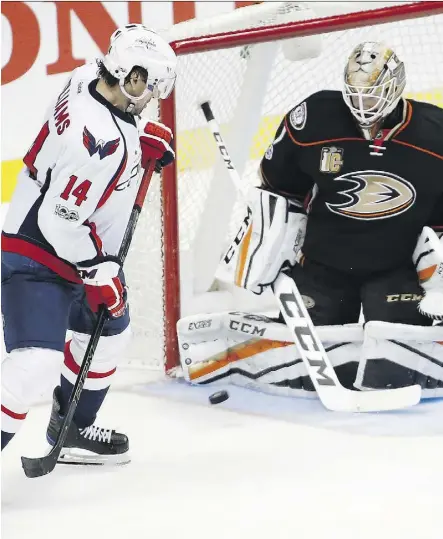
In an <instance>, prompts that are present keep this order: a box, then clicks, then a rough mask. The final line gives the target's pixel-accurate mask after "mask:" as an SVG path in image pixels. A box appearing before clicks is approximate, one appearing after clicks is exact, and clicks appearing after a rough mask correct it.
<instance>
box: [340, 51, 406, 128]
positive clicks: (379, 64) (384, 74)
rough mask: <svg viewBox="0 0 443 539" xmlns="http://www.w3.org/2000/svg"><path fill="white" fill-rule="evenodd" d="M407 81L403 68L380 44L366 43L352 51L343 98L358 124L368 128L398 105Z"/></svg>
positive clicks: (390, 52) (391, 52)
mask: <svg viewBox="0 0 443 539" xmlns="http://www.w3.org/2000/svg"><path fill="white" fill-rule="evenodd" d="M405 84H406V75H405V67H404V64H403V62H401V61H400V60H399V59H398V58H397V56H396V54H395V53H394V51H393V50H392V49H390V48H389V47H387V46H386V45H384V44H383V43H374V42H365V43H361V44H360V45H358V46H357V47H356V48H355V49H354V50H353V51H352V53H351V55H350V57H349V60H348V63H347V64H346V67H345V72H344V87H343V98H344V100H345V103H346V105H347V106H348V107H349V109H350V111H351V113H352V115H353V116H354V118H355V119H356V120H357V122H358V124H359V125H360V127H361V128H362V129H363V130H365V129H370V128H371V127H373V126H374V125H375V124H377V123H378V122H381V121H382V120H383V119H384V118H386V116H388V115H389V114H390V113H391V112H392V111H393V110H394V109H395V107H396V106H397V104H398V102H399V100H400V98H401V96H402V93H403V90H404V88H405Z"/></svg>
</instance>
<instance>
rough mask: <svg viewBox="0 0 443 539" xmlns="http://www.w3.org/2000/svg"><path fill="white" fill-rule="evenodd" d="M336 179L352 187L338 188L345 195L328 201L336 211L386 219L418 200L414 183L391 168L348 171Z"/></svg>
mask: <svg viewBox="0 0 443 539" xmlns="http://www.w3.org/2000/svg"><path fill="white" fill-rule="evenodd" d="M334 181H336V182H348V183H350V184H352V187H349V189H345V190H343V191H339V193H338V194H340V195H343V196H344V197H346V200H345V201H344V202H342V203H341V204H330V203H326V206H327V207H328V208H329V209H330V210H331V211H332V212H334V213H338V214H340V215H346V217H350V218H351V219H360V220H362V221H366V220H372V219H386V218H387V217H393V216H394V215H399V214H400V213H403V212H404V211H406V210H407V209H409V208H410V207H411V206H412V205H413V204H414V202H415V198H416V192H415V189H414V187H413V186H412V185H411V184H410V183H409V182H408V181H406V180H404V179H403V178H400V176H396V175H395V174H391V173H390V172H383V171H382V172H380V171H377V170H363V171H358V172H349V173H347V174H343V176H338V177H337V178H334Z"/></svg>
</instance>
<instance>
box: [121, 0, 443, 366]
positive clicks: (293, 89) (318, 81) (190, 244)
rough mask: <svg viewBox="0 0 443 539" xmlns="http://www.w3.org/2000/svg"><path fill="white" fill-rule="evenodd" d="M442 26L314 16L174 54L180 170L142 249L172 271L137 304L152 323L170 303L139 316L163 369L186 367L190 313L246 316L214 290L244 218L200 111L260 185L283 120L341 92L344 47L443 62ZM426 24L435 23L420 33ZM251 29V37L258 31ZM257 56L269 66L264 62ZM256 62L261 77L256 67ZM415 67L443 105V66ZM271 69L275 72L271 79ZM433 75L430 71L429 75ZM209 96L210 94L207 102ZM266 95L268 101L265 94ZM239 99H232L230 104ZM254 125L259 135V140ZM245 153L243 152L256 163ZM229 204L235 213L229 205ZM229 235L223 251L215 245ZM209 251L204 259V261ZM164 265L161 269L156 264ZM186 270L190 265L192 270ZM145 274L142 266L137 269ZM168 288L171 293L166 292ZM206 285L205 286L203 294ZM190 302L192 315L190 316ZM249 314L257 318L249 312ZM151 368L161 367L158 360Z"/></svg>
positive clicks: (166, 181)
mask: <svg viewBox="0 0 443 539" xmlns="http://www.w3.org/2000/svg"><path fill="white" fill-rule="evenodd" d="M286 4H287V3H286ZM353 4H358V2H356V3H353ZM366 4H367V3H366ZM355 8H356V6H355V7H354V6H353V9H355ZM243 9H245V10H246V9H249V10H251V8H243ZM238 11H241V10H238ZM442 14H443V2H440V1H436V2H415V3H411V4H401V5H395V6H390V7H384V8H380V9H371V10H366V11H359V12H353V13H346V14H339V15H337V14H335V15H332V16H327V17H312V16H310V17H307V16H306V15H305V14H304V15H303V18H304V19H305V20H295V21H293V22H289V23H285V24H274V25H272V24H270V25H269V24H265V25H264V26H261V27H252V28H251V27H249V28H248V27H245V28H240V29H237V30H233V31H222V32H216V33H212V35H197V36H194V37H189V38H185V39H180V40H177V41H174V42H172V46H173V47H174V50H175V51H176V53H177V55H178V56H179V70H178V78H177V86H176V90H175V91H174V93H173V94H172V95H171V97H170V98H169V99H168V100H167V101H164V102H162V103H161V110H160V119H161V121H162V122H163V123H165V124H166V125H168V126H170V127H171V128H172V129H173V131H174V134H175V140H176V145H177V146H176V150H177V160H176V162H175V163H174V164H173V165H172V166H170V167H168V168H166V169H165V170H164V171H163V173H162V181H161V182H159V185H158V186H157V189H158V194H157V195H153V198H152V200H151V206H150V204H149V200H148V205H147V207H146V209H145V213H146V214H148V213H149V212H150V211H152V207H153V205H154V204H158V205H159V209H158V215H159V220H158V222H157V224H156V225H149V224H148V225H146V226H145V227H140V228H143V230H144V232H142V233H141V234H143V237H139V239H138V240H137V242H136V243H137V245H138V246H139V247H135V248H134V249H137V250H138V251H139V252H140V251H141V252H142V251H145V250H147V251H148V253H149V255H150V256H151V259H150V260H151V262H150V264H151V266H152V267H154V265H157V264H160V266H161V269H159V270H156V271H157V273H156V277H155V276H153V277H152V278H151V277H149V276H148V275H147V274H146V271H148V269H149V271H150V268H148V269H147V270H146V271H145V270H143V276H142V277H140V276H137V277H134V276H132V281H133V282H134V283H135V288H136V289H137V297H136V299H135V300H134V299H133V300H132V301H134V303H139V302H141V303H142V305H140V311H141V310H142V309H143V308H145V307H146V305H149V304H150V303H149V302H150V299H149V294H148V292H147V289H151V288H152V289H156V290H155V293H156V294H157V295H161V301H160V302H159V303H161V307H160V306H159V307H157V308H156V310H155V309H154V310H153V313H152V314H150V315H149V316H143V317H142V318H141V319H138V314H137V312H136V315H135V317H134V316H133V320H134V326H135V338H136V339H142V340H143V337H144V336H146V334H148V337H149V338H150V337H152V335H153V334H154V333H156V331H154V330H152V331H151V329H149V327H150V326H149V324H157V325H159V329H158V332H160V335H159V336H158V339H157V335H155V338H156V343H157V344H156V345H158V346H161V348H162V350H161V351H160V352H155V353H154V352H152V353H153V354H154V355H155V357H156V362H157V364H158V362H159V361H160V363H161V362H162V361H164V367H165V370H166V372H171V371H172V370H173V369H174V368H175V367H176V366H177V365H178V357H179V355H178V345H177V338H176V322H177V320H178V319H179V317H180V316H182V315H183V312H184V313H185V314H191V313H196V312H205V311H206V312H210V311H211V308H210V305H212V304H211V302H212V299H209V298H210V295H211V294H212V296H211V298H212V297H214V298H216V299H217V301H218V303H217V301H215V303H214V304H215V305H216V307H214V308H215V309H219V310H229V309H232V308H233V306H234V308H235V304H234V303H232V302H230V300H229V301H228V300H226V298H227V295H226V293H225V291H222V290H220V289H219V288H218V287H217V286H215V285H214V283H213V282H212V281H211V275H213V269H215V268H214V264H216V261H217V260H216V259H217V257H218V259H219V258H220V256H221V255H222V252H223V248H224V246H225V241H226V240H225V238H226V236H227V232H228V231H229V232H230V231H231V230H232V223H231V219H230V216H231V215H232V214H238V208H237V206H236V205H237V204H238V201H236V199H235V193H234V194H233V193H232V191H233V188H232V186H231V185H229V180H228V179H223V178H221V176H222V174H223V173H222V172H220V170H219V171H218V172H217V162H218V161H217V157H216V155H215V149H214V148H212V147H211V145H213V141H212V140H211V138H210V133H209V131H208V130H206V129H205V127H204V121H203V118H202V116H201V111H199V110H198V103H199V101H200V102H201V101H203V100H204V99H210V100H211V103H212V105H213V108H214V110H215V112H216V114H218V115H219V117H221V122H222V131H223V135H224V136H225V138H226V139H227V144H228V145H229V149H230V152H231V155H233V156H234V159H233V160H234V163H235V164H236V165H237V163H239V167H238V168H240V172H241V173H242V176H243V177H244V178H245V181H251V182H253V181H254V179H253V178H254V175H255V172H254V170H255V168H254V167H255V166H256V164H257V162H258V159H259V156H260V152H261V151H263V148H266V146H267V145H268V144H269V143H270V142H271V140H272V137H273V134H274V132H275V128H276V126H277V125H278V122H279V119H281V117H282V116H283V114H284V113H285V112H286V111H287V110H289V109H290V107H291V106H294V105H295V104H296V103H297V102H298V101H299V99H300V98H304V97H307V95H309V93H312V92H313V91H316V90H320V89H322V86H323V85H324V88H327V87H330V85H331V83H330V81H329V78H328V77H329V71H332V70H333V71H334V76H335V75H337V74H338V76H340V75H341V73H342V69H343V66H344V63H345V60H346V56H344V54H346V53H345V52H342V51H341V49H342V47H343V51H347V54H349V52H350V50H351V49H352V48H353V47H354V46H355V45H356V44H357V43H358V42H359V40H363V39H366V40H374V41H377V40H379V39H383V40H384V41H386V42H388V43H389V44H391V42H392V41H393V43H392V47H393V48H394V50H396V51H397V52H398V54H399V56H400V57H401V58H402V59H403V56H402V51H398V47H399V46H400V48H402V49H403V48H404V50H407V49H408V47H410V48H412V47H416V48H417V47H420V48H421V49H423V51H432V50H433V47H434V49H435V54H436V55H438V53H441V55H442V56H443V16H442ZM298 15H299V14H298ZM411 19H412V21H411ZM419 20H422V21H425V22H424V23H421V25H419V24H418V21H419ZM407 21H409V22H407ZM245 25H246V26H249V25H248V23H245ZM202 26H203V31H202V33H203V34H205V30H204V24H202ZM359 28H361V29H364V32H363V33H357V32H356V29H359ZM439 29H440V32H439ZM337 32H338V33H339V34H337V38H335V40H334V39H332V38H330V37H328V36H329V35H331V34H332V33H337ZM357 34H358V35H357ZM440 34H441V35H440ZM361 36H363V38H362V37H361ZM371 36H374V37H373V38H372V37H371ZM391 38H392V40H391ZM300 39H305V40H310V41H306V42H305V43H306V44H307V49H308V53H306V51H305V50H303V47H304V45H303V46H302V45H299V44H298V41H297V40H299V41H300ZM282 40H290V41H285V42H284V43H286V45H285V46H286V50H284V51H283V54H282V52H281V50H280V49H278V51H277V49H276V48H275V49H274V50H273V52H272V54H271V53H269V54H268V52H267V51H266V49H265V48H262V49H260V55H258V54H255V52H254V50H255V49H254V48H255V47H264V44H273V45H272V47H277V46H279V43H280V42H281V41H282ZM316 40H318V42H317V41H316ZM321 40H326V41H327V43H326V46H325V47H323V49H322V50H320V45H319V44H320V41H321ZM328 40H329V41H328ZM300 42H301V41H300ZM292 45H294V46H293V47H292ZM252 46H253V47H252ZM269 46H270V47H271V45H269ZM291 47H292V48H291ZM317 48H318V49H319V50H317ZM421 49H420V50H421ZM300 50H301V51H302V52H300ZM232 51H234V52H232ZM311 53H312V56H310V54H311ZM254 54H255V56H256V57H257V58H254ZM417 54H418V52H417ZM272 55H273V56H272ZM315 55H317V56H315ZM258 56H260V57H258ZM291 56H292V58H290V60H291V62H292V63H291V64H289V63H288V57H291ZM299 57H300V60H299V59H298V58H299ZM294 58H295V60H294ZM254 61H255V66H253V65H252V64H254ZM321 62H323V63H321ZM411 62H412V63H413V64H416V65H409V64H408V63H407V61H406V59H405V63H406V69H407V76H409V75H411V79H412V83H411V91H412V92H413V95H414V97H416V98H418V99H424V100H430V101H433V102H436V103H437V104H443V103H442V94H441V90H442V88H443V74H441V73H440V74H438V73H437V72H435V73H434V72H433V71H434V70H435V71H438V62H437V64H436V66H437V69H436V68H435V67H434V68H432V62H430V61H426V62H422V64H424V63H426V66H423V65H420V62H419V61H416V59H413V60H412V61H411ZM440 63H441V60H440ZM237 64H238V65H237ZM245 64H248V65H245ZM264 64H266V67H263V65H264ZM423 67H425V68H426V71H423ZM442 67H443V65H442ZM420 69H421V70H422V71H421V72H420V75H419V76H420V77H421V78H422V80H423V84H422V85H421V83H420V82H419V81H418V78H417V76H415V74H414V70H420ZM236 70H237V71H236ZM260 71H262V72H260ZM233 72H234V73H233ZM335 72H337V73H335ZM331 76H332V75H331ZM260 77H261V78H260ZM314 79H315V81H314ZM331 80H332V79H331ZM334 80H335V79H334ZM200 87H205V88H204V90H203V89H202V91H201V95H199V90H200ZM263 87H265V88H267V90H266V89H265V90H263V91H262V92H261V94H260V91H261V89H262V88H263ZM190 88H191V94H189V89H190ZM245 88H246V89H245ZM231 90H232V95H231V94H230V93H229V92H230V91H231ZM407 90H408V87H407ZM186 92H188V93H186ZM276 93H278V96H277V97H275V95H274V94H276ZM257 94H260V97H257ZM299 94H300V96H301V97H299ZM291 97H292V99H291ZM286 102H287V103H286ZM227 109H229V111H228V110H227ZM258 109H260V110H258ZM236 122H237V123H236ZM242 122H243V123H242ZM234 124H235V125H234ZM250 124H253V127H251V128H250V129H249V125H250ZM248 129H249V131H248ZM251 130H252V131H251ZM205 131H206V133H205ZM257 141H258V142H257ZM237 148H240V150H241V148H243V150H242V151H243V154H244V155H241V151H240V150H239V151H237ZM214 178H215V179H216V180H217V181H215V180H214ZM212 191H214V192H213V193H212ZM227 191H231V194H230V195H226V192H227ZM225 195H226V198H227V199H228V200H226V201H224V200H222V199H224V197H225ZM211 197H212V199H213V200H212V202H211ZM224 204H225V205H224ZM215 214H216V219H215V221H214V222H213V223H210V222H209V221H208V220H207V218H208V216H210V217H211V216H212V217H214V215H215ZM222 218H223V219H222ZM221 220H226V224H224V225H223V226H222V227H220V228H221V229H222V230H218V228H219V223H220V221H221ZM237 221H238V219H237ZM159 223H160V224H159ZM159 226H160V231H159V233H158V234H157V232H158V230H157V228H158V227H159ZM153 232H155V233H156V234H157V240H156V241H158V242H159V246H158V252H157V251H156V248H154V247H152V248H151V247H148V248H146V247H144V243H143V242H146V241H148V236H149V235H150V234H151V233H153ZM217 234H218V237H219V240H220V238H221V242H220V241H218V242H216V241H215V240H214V241H212V239H213V238H214V237H215V236H217ZM214 244H216V245H215V247H214ZM197 251H200V253H199V254H196V253H197ZM155 256H158V257H160V260H155V261H154V258H155ZM181 257H182V261H180V258H181ZM185 259H186V260H185ZM185 261H186V262H189V264H187V266H186V267H187V269H186V267H185ZM134 264H135V262H133V263H131V265H132V267H134ZM148 265H149V264H148ZM129 273H131V271H130V272H129ZM197 274H198V279H197V277H196V275H197ZM130 277H131V276H130ZM157 279H160V280H162V281H163V282H162V283H161V284H160V283H159V282H158V281H157ZM190 281H193V282H194V290H193V291H192V293H188V292H187V291H186V289H187V288H188V284H187V283H188V282H190ZM199 283H204V284H202V285H201V286H200V284H199ZM160 288H162V291H160V290H159V289H160ZM190 288H192V286H191V287H190ZM192 294H193V295H192ZM191 296H192V298H191ZM140 298H143V300H140ZM190 298H191V299H190ZM245 298H246V299H245ZM251 301H252V300H251ZM181 302H182V303H181ZM183 302H185V303H186V308H183ZM190 305H191V307H190ZM243 305H246V306H247V308H242V306H243ZM250 305H251V303H250V298H249V297H246V296H240V304H239V305H238V306H237V310H248V308H249V309H251V310H252V309H253V308H252V307H251V306H250ZM137 309H138V306H137V305H136V309H135V310H136V311H137ZM156 311H158V312H157V314H155V312H156ZM160 326H162V327H160ZM146 342H147V341H146ZM138 346H139V350H138V351H137V352H136V353H135V355H139V354H140V350H142V353H145V354H149V353H151V352H150V350H153V348H151V345H150V344H141V345H140V344H139V345H138ZM160 355H163V359H158V358H159V357H160ZM142 362H144V363H150V361H149V360H148V361H142Z"/></svg>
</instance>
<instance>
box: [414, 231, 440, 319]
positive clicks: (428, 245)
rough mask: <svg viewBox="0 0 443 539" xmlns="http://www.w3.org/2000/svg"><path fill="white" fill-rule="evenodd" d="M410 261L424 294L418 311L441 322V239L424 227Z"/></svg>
mask: <svg viewBox="0 0 443 539" xmlns="http://www.w3.org/2000/svg"><path fill="white" fill-rule="evenodd" d="M412 260H413V262H414V264H415V267H416V270H417V275H418V278H419V281H420V286H421V287H422V289H423V292H424V298H423V299H422V300H421V301H420V303H419V305H418V308H419V311H420V312H421V313H423V314H424V315H426V316H429V317H430V318H433V319H434V320H443V237H441V238H440V239H438V236H437V234H436V233H435V232H434V231H433V230H432V228H429V227H424V228H423V231H422V233H421V234H420V236H419V238H418V241H417V246H416V248H415V250H414V253H413V256H412Z"/></svg>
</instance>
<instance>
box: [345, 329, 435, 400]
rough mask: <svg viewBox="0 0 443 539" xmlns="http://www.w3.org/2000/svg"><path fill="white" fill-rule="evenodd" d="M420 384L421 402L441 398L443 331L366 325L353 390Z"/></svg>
mask: <svg viewBox="0 0 443 539" xmlns="http://www.w3.org/2000/svg"><path fill="white" fill-rule="evenodd" d="M414 384H419V385H420V386H421V387H422V388H423V391H422V397H423V398H435V397H443V327H438V326H434V327H425V326H410V325H407V324H391V323H388V322H377V321H375V322H368V323H367V324H366V326H365V332H364V342H363V348H362V354H361V359H360V363H359V368H358V373H357V378H356V382H355V386H356V387H357V388H359V389H383V388H398V387H406V386H410V385H414Z"/></svg>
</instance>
